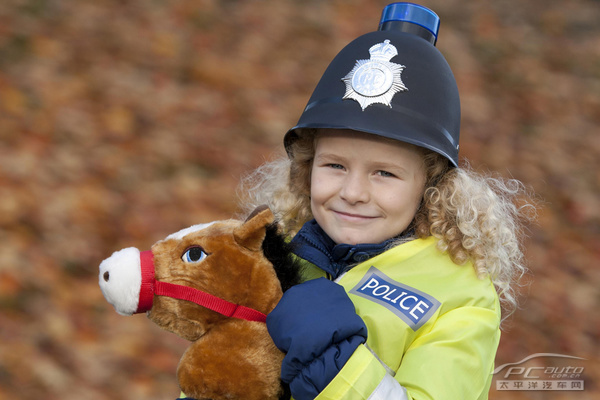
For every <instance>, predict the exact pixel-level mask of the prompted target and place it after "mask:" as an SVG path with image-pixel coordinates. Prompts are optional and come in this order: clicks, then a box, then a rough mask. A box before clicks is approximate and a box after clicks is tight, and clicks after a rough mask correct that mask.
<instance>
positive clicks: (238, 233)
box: [233, 206, 275, 250]
mask: <svg viewBox="0 0 600 400" xmlns="http://www.w3.org/2000/svg"><path fill="white" fill-rule="evenodd" d="M274 220H275V216H274V215H273V212H272V211H271V209H270V208H269V207H267V206H258V207H257V208H256V209H255V210H254V211H252V213H251V214H250V215H249V216H248V218H247V219H246V221H245V222H244V223H243V224H242V225H240V226H238V227H237V228H235V229H234V231H233V237H234V238H235V241H236V242H237V243H238V244H239V245H240V246H242V247H245V248H247V249H249V250H259V249H260V248H261V246H262V242H263V241H264V240H265V235H266V230H267V226H268V225H269V224H271V223H272V222H273V221H274Z"/></svg>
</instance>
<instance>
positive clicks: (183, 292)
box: [136, 251, 267, 322]
mask: <svg viewBox="0 0 600 400" xmlns="http://www.w3.org/2000/svg"><path fill="white" fill-rule="evenodd" d="M140 263H141V269H142V285H141V288H140V298H139V303H138V309H137V311H136V313H143V312H146V311H148V310H150V309H151V308H152V303H153V299H154V295H155V294H156V295H157V296H167V297H172V298H174V299H179V300H186V301H191V302H192V303H196V304H198V305H200V306H202V307H206V308H208V309H209V310H212V311H215V312H218V313H219V314H222V315H224V316H226V317H231V318H239V319H245V320H246V321H257V322H265V321H266V320H267V316H266V315H265V314H263V313H261V312H260V311H256V310H254V309H252V308H249V307H245V306H241V305H239V304H234V303H231V302H229V301H227V300H224V299H221V298H219V297H216V296H214V295H212V294H210V293H206V292H203V291H202V290H198V289H194V288H191V287H188V286H183V285H175V284H173V283H168V282H161V281H157V280H156V279H154V255H153V254H152V251H142V252H140Z"/></svg>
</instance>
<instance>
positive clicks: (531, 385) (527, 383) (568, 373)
mask: <svg viewBox="0 0 600 400" xmlns="http://www.w3.org/2000/svg"><path fill="white" fill-rule="evenodd" d="M577 360H584V361H585V360H586V359H585V358H581V357H575V356H569V355H564V354H556V353H536V354H532V355H529V356H527V357H525V358H524V359H522V360H521V361H518V362H515V363H507V364H503V365H501V366H499V367H498V368H496V369H495V370H494V372H493V374H494V375H495V379H496V390H540V391H550V390H561V391H571V390H584V380H583V373H584V370H585V368H584V367H583V366H582V365H581V364H582V363H581V361H577Z"/></svg>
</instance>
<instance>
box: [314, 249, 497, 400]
mask: <svg viewBox="0 0 600 400" xmlns="http://www.w3.org/2000/svg"><path fill="white" fill-rule="evenodd" d="M319 276H325V273H324V272H323V271H322V270H320V269H319V268H317V267H315V266H313V265H312V264H310V265H309V266H308V269H307V278H308V279H313V278H316V277H319ZM337 282H338V283H339V284H340V285H342V286H343V287H344V288H345V289H346V291H347V292H348V294H349V297H350V299H351V300H352V301H353V303H354V304H355V307H356V312H357V313H358V315H360V316H361V317H362V319H363V320H364V322H365V324H366V325H367V328H368V331H369V336H368V339H367V343H366V345H361V346H359V348H358V349H357V350H356V351H355V352H354V354H353V355H352V357H351V358H350V359H349V361H348V362H347V363H346V364H345V366H344V367H343V368H342V370H341V371H340V373H339V374H338V375H337V376H336V377H335V378H334V379H333V381H331V383H330V384H329V385H328V386H327V387H326V388H325V389H324V390H323V391H322V392H321V393H320V394H319V396H318V397H317V399H319V400H325V399H332V400H333V399H335V400H341V399H348V400H358V399H386V400H389V399H414V400H425V399H435V400H443V399H448V400H457V399H460V400H470V399H472V400H475V399H477V400H481V399H487V398H488V392H489V388H490V385H491V381H492V371H493V369H494V358H495V355H496V350H497V348H498V343H499V340H500V329H499V325H500V306H499V302H498V295H497V293H496V290H495V289H494V286H493V284H492V283H491V281H490V279H489V278H486V279H479V278H478V277H477V276H476V274H475V271H474V269H473V266H472V265H471V263H467V264H465V265H456V264H454V263H453V262H452V260H451V259H450V258H449V256H448V255H446V254H443V253H441V252H440V251H439V250H437V248H436V239H434V238H432V237H431V238H428V239H417V240H413V241H410V242H407V243H405V244H401V245H399V246H396V247H394V248H392V249H390V250H388V251H386V252H384V253H382V254H380V255H378V256H375V257H373V258H371V259H369V260H368V261H366V262H363V263H361V264H358V265H357V266H355V267H353V268H352V269H351V270H350V271H348V272H347V273H346V274H344V275H342V276H341V277H340V278H338V280H337Z"/></svg>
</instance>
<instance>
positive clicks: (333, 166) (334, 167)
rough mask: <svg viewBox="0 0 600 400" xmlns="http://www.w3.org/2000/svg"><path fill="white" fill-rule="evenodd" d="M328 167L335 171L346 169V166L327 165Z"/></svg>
mask: <svg viewBox="0 0 600 400" xmlns="http://www.w3.org/2000/svg"><path fill="white" fill-rule="evenodd" d="M327 166H328V167H329V168H333V169H344V166H343V165H342V164H327Z"/></svg>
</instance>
